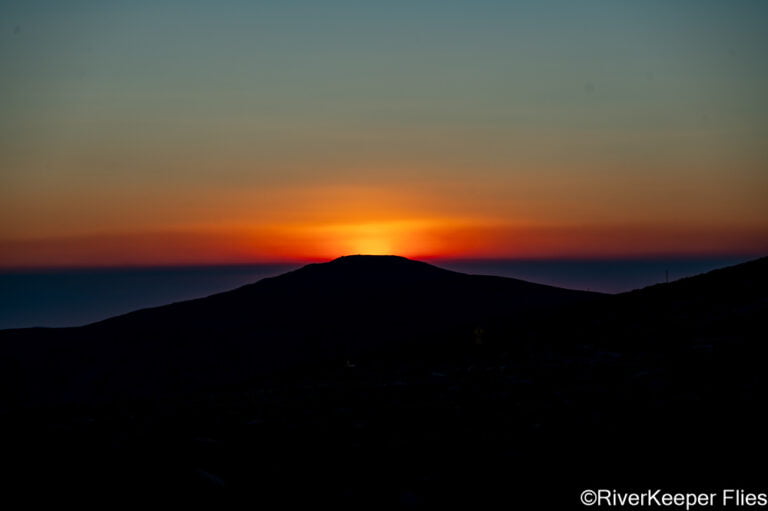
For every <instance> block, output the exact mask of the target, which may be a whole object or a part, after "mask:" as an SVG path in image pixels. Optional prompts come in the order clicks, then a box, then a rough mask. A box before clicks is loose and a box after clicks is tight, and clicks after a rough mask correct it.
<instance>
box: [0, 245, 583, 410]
mask: <svg viewBox="0 0 768 511" xmlns="http://www.w3.org/2000/svg"><path fill="white" fill-rule="evenodd" d="M595 296H598V295H597V294H594V293H585V292H580V291H570V290H564V289H559V288H554V287H549V286H544V285H538V284H532V283H528V282H524V281H519V280H515V279H507V278H502V277H487V276H475V275H466V274H461V273H457V272H452V271H448V270H443V269H440V268H437V267H434V266H431V265H429V264H426V263H422V262H417V261H411V260H408V259H405V258H401V257H395V256H348V257H342V258H339V259H336V260H334V261H332V262H329V263H323V264H311V265H308V266H305V267H303V268H300V269H298V270H295V271H292V272H289V273H286V274H284V275H281V276H278V277H274V278H268V279H264V280H261V281H259V282H257V283H255V284H251V285H247V286H244V287H241V288H239V289H236V290H233V291H230V292H226V293H221V294H217V295H213V296H209V297H207V298H202V299H198V300H192V301H187V302H180V303H176V304H171V305H168V306H163V307H157V308H153V309H145V310H141V311H137V312H133V313H130V314H126V315H123V316H119V317H116V318H112V319H108V320H105V321H101V322H98V323H94V324H92V325H88V326H85V327H80V328H67V329H30V330H16V331H7V332H3V333H2V337H0V350H2V353H3V359H4V365H5V367H6V369H7V371H6V374H7V375H13V376H11V378H13V379H15V380H16V381H15V385H14V388H18V389H21V391H22V393H20V394H19V395H18V396H17V399H19V400H21V401H22V402H37V401H40V402H46V401H53V402H69V401H78V400H84V401H90V400H94V399H104V400H109V399H113V398H121V397H123V398H127V397H134V396H147V395H159V394H162V393H164V392H171V391H180V390H190V389H194V388H201V387H206V386H210V385H215V384H221V383H231V382H239V381H243V380H245V379H248V378H252V377H256V376H258V375H260V374H263V373H265V372H270V371H274V370H279V369H284V368H288V367H295V366H297V365H301V364H307V363H315V362H319V361H322V360H328V359H334V358H335V359H341V360H343V359H345V358H354V357H357V356H360V355H362V354H364V353H366V352H369V351H371V350H373V349H378V348H383V349H386V350H391V349H397V348H398V347H401V346H410V345H412V346H413V347H414V349H419V348H420V347H423V346H425V345H429V344H433V343H434V344H438V345H442V346H447V345H449V344H450V343H451V342H455V341H466V340H471V339H472V336H473V335H474V333H473V332H474V330H475V329H476V328H477V327H483V326H485V325H487V324H489V323H491V322H494V321H498V320H499V319H500V318H504V319H505V320H508V319H511V318H516V317H518V318H523V317H525V316H526V315H528V314H530V313H532V312H533V311H536V310H543V309H548V310H549V309H552V308H556V307H558V306H561V305H565V304H572V303H575V302H578V301H582V300H585V299H591V298H594V297H595Z"/></svg>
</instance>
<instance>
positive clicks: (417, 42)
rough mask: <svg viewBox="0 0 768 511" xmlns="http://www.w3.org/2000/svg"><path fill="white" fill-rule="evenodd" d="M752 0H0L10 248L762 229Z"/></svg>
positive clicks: (158, 259) (460, 244)
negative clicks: (65, 0) (63, 0)
mask: <svg viewBox="0 0 768 511" xmlns="http://www.w3.org/2000/svg"><path fill="white" fill-rule="evenodd" d="M767 23H768V3H767V2H765V1H762V0H729V1H710V0H663V1H660V0H646V1H622V0H611V1H609V0H582V1H578V2H574V1H573V0H523V1H513V0H439V1H437V0H408V1H404V0H389V1H387V2H381V1H367V0H357V1H351V0H349V1H340V0H329V1H319V0H262V1H254V0H249V1H246V0H153V1H149V0H131V1H118V0H113V1H108V0H99V1H84V0H70V1H68V2H60V1H54V0H24V1H21V0H19V1H7V0H0V70H1V71H0V111H1V112H2V115H0V267H26V266H102V265H105V266H111V265H155V264H157V265H166V264H201V263H206V264H207V263H245V262H263V261H282V260H307V261H309V260H325V259H330V258H333V257H337V256H340V255H344V254H354V253H395V254H399V255H404V256H408V257H417V258H427V259H429V258H441V257H444V258H457V257H460V258H563V257H566V258H567V257H573V258H585V257H586V258H588V257H644V256H658V255H670V254H674V255H681V254H683V255H718V254H754V255H765V254H766V253H768V200H767V199H768V144H766V143H765V141H766V140H768V95H766V94H765V91H766V90H768V59H766V58H765V53H766V50H768V31H766V30H765V26H766V24H767Z"/></svg>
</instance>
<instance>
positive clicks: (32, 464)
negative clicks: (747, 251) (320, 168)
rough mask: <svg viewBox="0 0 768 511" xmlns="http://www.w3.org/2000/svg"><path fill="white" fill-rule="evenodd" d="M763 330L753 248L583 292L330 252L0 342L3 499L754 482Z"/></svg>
mask: <svg viewBox="0 0 768 511" xmlns="http://www.w3.org/2000/svg"><path fill="white" fill-rule="evenodd" d="M766 317H768V258H762V259H758V260H755V261H751V262H748V263H744V264H740V265H736V266H733V267H729V268H724V269H721V270H716V271H713V272H709V273H707V274H703V275H699V276H695V277H691V278H687V279H682V280H679V281H675V282H671V283H668V284H661V285H657V286H651V287H648V288H645V289H641V290H637V291H633V292H630V293H622V294H619V295H600V294H595V293H584V292H578V291H570V290H564V289H558V288H553V287H548V286H541V285H537V284H532V283H528V282H524V281H519V280H515V279H506V278H499V277H487V276H476V275H466V274H461V273H456V272H451V271H447V270H443V269H440V268H437V267H435V266H431V265H428V264H425V263H421V262H417V261H411V260H408V259H404V258H399V257H392V256H375V257H373V256H348V257H343V258H339V259H337V260H334V261H331V262H329V263H323V264H313V265H308V266H305V267H303V268H301V269H298V270H296V271H293V272H290V273H287V274H284V275H281V276H278V277H274V278H270V279H264V280H261V281H259V282H257V283H255V284H251V285H247V286H244V287H242V288H239V289H236V290H233V291H230V292H227V293H221V294H218V295H213V296H210V297H207V298H201V299H199V300H192V301H188V302H181V303H177V304H172V305H168V306H164V307H158V308H154V309H146V310H142V311H137V312H134V313H130V314H126V315H123V316H119V317H116V318H111V319H108V320H106V321H102V322H99V323H94V324H92V325H87V326H84V327H80V328H67V329H26V330H14V331H3V332H0V355H1V357H0V364H3V367H2V372H1V373H0V374H1V375H2V378H3V379H4V381H3V386H2V388H3V389H4V391H5V393H6V396H5V397H4V399H3V400H2V401H0V402H1V403H2V406H3V409H2V412H3V413H2V414H0V418H1V419H2V420H3V422H2V424H3V425H4V426H5V428H6V429H7V432H6V433H5V434H4V435H2V437H0V438H1V439H3V440H4V442H5V444H4V463H5V466H6V467H11V468H12V469H13V470H12V477H11V478H10V479H6V482H7V483H8V484H7V487H8V488H9V489H10V490H13V491H18V492H19V494H20V495H23V496H24V498H25V499H27V501H29V500H30V499H33V498H34V497H35V496H36V495H38V494H41V493H50V494H55V495H56V496H57V498H59V500H60V501H61V502H64V501H73V502H77V503H82V502H83V501H84V500H88V499H86V497H91V500H93V501H95V502H96V503H97V504H99V505H102V506H103V503H104V502H112V501H113V500H114V499H115V498H121V499H122V498H124V496H126V495H133V496H135V497H136V498H138V499H139V500H140V502H142V503H146V502H148V501H149V500H148V499H157V498H158V496H161V497H165V498H168V499H170V500H169V502H173V503H174V504H179V503H186V502H193V503H194V504H200V503H206V504H209V505H211V506H213V505H216V506H218V507H221V506H222V505H224V504H226V503H231V502H237V503H241V504H242V503H244V504H245V505H247V506H248V507H260V508H265V509H285V508H297V509H298V508H305V507H309V506H313V507H317V506H321V507H325V506H329V507H330V506H333V508H335V509H336V508H350V509H361V508H363V509H450V508H455V507H459V508H467V509H497V508H498V507H499V503H502V505H503V504H506V503H508V504H510V507H518V508H521V509H583V505H582V504H581V503H580V502H579V495H580V493H581V492H582V491H583V490H585V489H595V490H596V489H601V488H616V489H620V490H621V489H623V490H626V489H628V488H650V489H654V488H660V489H662V490H664V491H673V492H674V491H680V490H683V489H686V488H689V489H695V490H697V491H698V490H701V491H714V492H717V491H720V490H721V489H722V488H762V486H761V485H762V484H764V481H763V479H764V477H763V475H762V473H761V472H760V471H759V470H755V468H754V467H755V465H754V462H753V461H752V460H760V459H765V457H766V456H768V446H766V443H765V441H764V437H765V431H766V429H768V418H766V416H765V414H764V413H763V410H762V403H765V401H766V399H767V398H768V376H766V372H765V367H764V366H765V360H766V356H767V355H768V349H767V348H766V346H765V327H764V322H765V318H766ZM40 489H44V490H47V492H40ZM10 490H9V491H10Z"/></svg>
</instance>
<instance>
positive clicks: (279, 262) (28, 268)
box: [0, 253, 768, 273]
mask: <svg viewBox="0 0 768 511" xmlns="http://www.w3.org/2000/svg"><path fill="white" fill-rule="evenodd" d="M354 255H366V256H396V257H403V258H405V259H409V260H413V261H422V262H426V263H434V264H439V263H440V262H451V263H469V262H479V263H483V262H487V263H495V262H524V263H536V262H542V263H546V262H573V263H579V262H616V261H625V262H646V261H647V262H652V261H678V260H679V261H683V260H713V259H744V260H745V262H746V261H747V260H754V259H760V258H763V257H768V254H755V253H706V254H701V253H697V254H687V253H656V254H642V255H634V254H622V255H595V256H584V255H578V256H568V255H547V256H537V257H531V256H526V257H515V256H506V257H505V256H501V257H499V256H476V257H466V256H463V257H461V256H459V257H456V256H420V257H418V256H417V257H408V256H401V255H398V254H344V255H340V256H338V257H331V258H317V257H312V258H296V259H274V260H253V261H242V262H232V261H211V262H185V261H179V262H162V263H83V264H61V265H57V264H51V265H47V264H46V265H35V264H32V265H12V266H1V265H0V273H25V272H34V271H42V272H49V271H86V270H97V271H98V270H103V271H109V270H153V269H156V270H162V269H184V268H188V269H195V268H236V267H253V266H294V265H296V266H305V265H308V264H318V263H327V262H331V261H334V260H335V259H338V258H340V257H348V256H354Z"/></svg>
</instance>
